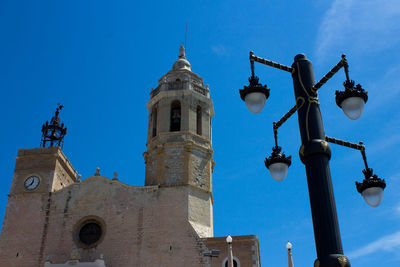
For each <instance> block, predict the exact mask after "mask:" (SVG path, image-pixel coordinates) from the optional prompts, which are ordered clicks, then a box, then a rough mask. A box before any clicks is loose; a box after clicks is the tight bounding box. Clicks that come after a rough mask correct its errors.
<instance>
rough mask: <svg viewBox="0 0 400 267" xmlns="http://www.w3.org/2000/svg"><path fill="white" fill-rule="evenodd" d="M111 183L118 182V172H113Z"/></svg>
mask: <svg viewBox="0 0 400 267" xmlns="http://www.w3.org/2000/svg"><path fill="white" fill-rule="evenodd" d="M112 179H113V181H118V172H114V177H113V178H112Z"/></svg>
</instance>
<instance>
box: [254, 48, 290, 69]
mask: <svg viewBox="0 0 400 267" xmlns="http://www.w3.org/2000/svg"><path fill="white" fill-rule="evenodd" d="M249 59H250V62H253V61H255V62H258V63H261V64H264V65H267V66H270V67H273V68H276V69H280V70H284V71H287V72H290V73H293V72H294V69H293V68H291V67H288V66H285V65H282V64H279V63H276V62H273V61H271V60H268V59H264V58H261V57H257V56H255V55H254V53H253V52H250V57H249Z"/></svg>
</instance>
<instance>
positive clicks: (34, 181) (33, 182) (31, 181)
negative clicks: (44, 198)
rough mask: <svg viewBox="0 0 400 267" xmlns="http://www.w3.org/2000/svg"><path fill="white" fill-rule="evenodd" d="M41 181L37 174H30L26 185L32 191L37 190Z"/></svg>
mask: <svg viewBox="0 0 400 267" xmlns="http://www.w3.org/2000/svg"><path fill="white" fill-rule="evenodd" d="M39 183H40V179H39V177H37V176H30V177H28V178H27V179H26V180H25V182H24V187H25V189H26V190H29V191H32V190H35V189H36V188H37V187H38V186H39Z"/></svg>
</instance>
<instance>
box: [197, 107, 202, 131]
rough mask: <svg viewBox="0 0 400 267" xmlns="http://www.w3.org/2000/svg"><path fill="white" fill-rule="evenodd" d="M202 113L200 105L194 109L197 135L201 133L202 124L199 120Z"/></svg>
mask: <svg viewBox="0 0 400 267" xmlns="http://www.w3.org/2000/svg"><path fill="white" fill-rule="evenodd" d="M201 113H202V110H201V107H200V106H197V109H196V123H197V124H196V133H197V134H198V135H201V124H202V122H201V115H202V114H201Z"/></svg>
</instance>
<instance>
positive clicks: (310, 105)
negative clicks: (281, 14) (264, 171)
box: [239, 52, 385, 267]
mask: <svg viewBox="0 0 400 267" xmlns="http://www.w3.org/2000/svg"><path fill="white" fill-rule="evenodd" d="M254 62H259V63H262V64H265V65H268V66H271V67H274V68H278V69H280V70H284V71H287V72H289V73H291V75H292V78H293V87H294V94H295V99H296V105H295V106H294V107H293V108H291V109H290V110H289V112H288V113H287V114H285V115H284V116H283V117H282V118H281V119H280V120H279V121H278V122H274V123H273V131H274V137H275V146H274V148H273V152H272V155H271V156H270V157H268V158H266V159H265V165H266V167H267V168H268V169H269V171H270V173H271V176H272V177H273V178H274V179H275V180H278V181H280V180H283V178H284V177H285V176H286V173H287V170H288V167H289V166H290V163H291V158H290V156H288V157H287V156H285V154H284V153H281V147H279V146H278V141H277V140H278V138H277V133H278V128H279V127H280V126H281V125H282V124H283V123H284V122H285V121H286V120H287V119H288V118H289V117H290V116H291V115H293V114H294V113H295V112H296V111H297V112H298V121H299V129H300V136H301V142H302V144H301V147H300V152H299V154H300V159H301V161H302V162H303V164H304V165H305V167H306V173H307V183H308V190H309V196H310V203H311V212H312V219H313V225H314V237H315V243H316V250H317V259H316V260H315V263H314V266H316V267H348V266H350V262H349V260H348V259H347V257H346V256H344V255H343V249H342V242H341V238H340V231H339V224H338V219H337V213H336V205H335V199H334V195H333V188H332V181H331V174H330V170H329V160H330V157H331V149H330V147H329V144H328V142H331V143H335V144H339V145H343V146H346V147H350V148H354V149H358V150H360V151H361V154H362V155H363V159H364V163H365V167H366V169H365V170H364V171H363V172H364V175H365V179H364V181H363V183H356V184H357V190H358V191H359V192H360V193H361V194H362V195H363V197H364V198H365V199H366V201H367V203H368V204H370V205H371V203H372V204H373V205H371V206H377V205H379V203H380V201H381V200H382V192H383V189H384V188H385V181H384V180H383V179H379V178H378V177H377V176H376V175H374V174H373V172H372V169H369V168H368V165H367V161H366V156H365V147H364V145H363V144H362V143H360V144H354V143H350V142H345V141H342V140H339V139H335V138H331V137H327V136H325V133H324V129H323V124H322V117H321V112H320V107H319V102H318V93H317V90H318V89H319V88H320V87H321V86H322V85H323V84H324V83H326V82H327V81H328V80H329V79H330V78H331V77H332V76H333V75H334V74H335V73H336V72H338V71H339V69H341V68H342V67H344V69H345V73H346V82H345V83H344V86H345V91H344V92H340V91H336V103H337V104H338V106H339V107H341V108H342V109H343V111H344V113H345V114H346V116H348V117H349V118H351V119H358V118H359V117H360V116H361V113H362V110H363V108H364V104H365V102H366V101H367V99H368V97H367V92H365V91H364V90H363V89H362V88H361V86H360V85H357V86H355V87H354V81H351V80H350V79H349V75H348V64H347V61H346V57H345V56H344V55H343V56H342V59H341V60H340V62H339V63H338V64H337V65H336V66H335V67H334V68H333V69H332V70H331V71H330V72H329V73H328V74H327V75H325V76H324V77H323V78H322V79H321V81H319V82H318V83H315V78H314V71H313V68H312V64H311V62H310V61H309V60H308V59H307V58H306V56H305V55H303V54H299V55H297V56H296V57H295V58H294V63H293V64H292V67H288V66H284V65H281V64H279V63H275V62H272V61H269V60H266V59H263V58H260V57H257V56H255V55H254V54H253V52H250V64H251V71H252V75H251V77H250V78H249V81H250V85H249V86H245V87H244V89H241V90H239V92H240V97H241V98H242V99H243V100H244V101H245V102H246V104H247V106H248V107H249V109H250V111H252V112H253V113H259V112H261V110H262V109H263V107H264V104H265V101H266V99H267V98H268V96H269V89H268V88H267V86H266V85H264V86H263V85H261V84H259V83H258V77H256V76H255V75H254ZM369 200H370V202H371V203H370V202H369Z"/></svg>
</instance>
